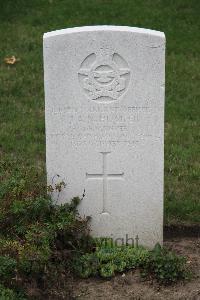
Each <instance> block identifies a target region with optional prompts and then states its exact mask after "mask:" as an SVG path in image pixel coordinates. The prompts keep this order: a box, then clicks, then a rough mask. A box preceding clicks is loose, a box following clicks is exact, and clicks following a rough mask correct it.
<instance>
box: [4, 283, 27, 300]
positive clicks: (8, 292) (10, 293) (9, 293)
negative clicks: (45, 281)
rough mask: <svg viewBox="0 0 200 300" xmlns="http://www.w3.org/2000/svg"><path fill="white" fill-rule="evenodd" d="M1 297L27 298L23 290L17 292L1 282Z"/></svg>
mask: <svg viewBox="0 0 200 300" xmlns="http://www.w3.org/2000/svg"><path fill="white" fill-rule="evenodd" d="M0 299H1V300H27V298H26V297H25V296H24V294H23V293H22V292H15V291H13V290H12V289H9V288H6V287H5V286H3V285H2V284H0Z"/></svg>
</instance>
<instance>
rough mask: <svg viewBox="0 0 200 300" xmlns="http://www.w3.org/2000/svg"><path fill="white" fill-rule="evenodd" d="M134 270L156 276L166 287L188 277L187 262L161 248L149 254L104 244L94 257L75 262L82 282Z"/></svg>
mask: <svg viewBox="0 0 200 300" xmlns="http://www.w3.org/2000/svg"><path fill="white" fill-rule="evenodd" d="M135 268H139V269H140V270H141V275H142V276H143V277H147V276H153V277H154V278H156V279H157V280H158V281H159V282H161V283H164V284H169V283H172V282H176V281H178V280H180V279H186V278H188V275H189V273H188V270H187V268H186V259H185V258H184V257H182V256H178V255H176V254H175V253H173V252H171V251H169V250H167V249H165V248H162V247H161V246H160V245H159V244H157V245H156V246H155V248H154V249H153V250H152V251H150V250H147V249H145V248H143V247H141V246H138V247H133V246H129V245H126V246H117V245H112V246H110V245H109V244H107V245H105V243H104V242H103V243H102V246H99V245H98V247H96V249H95V252H94V253H87V254H85V255H82V256H81V257H79V258H76V259H75V262H74V270H75V272H76V273H77V274H78V275H79V276H81V277H83V278H87V277H89V276H91V275H96V274H98V275H99V276H101V277H104V278H108V277H112V276H114V275H115V274H116V273H117V272H124V271H126V270H129V269H135Z"/></svg>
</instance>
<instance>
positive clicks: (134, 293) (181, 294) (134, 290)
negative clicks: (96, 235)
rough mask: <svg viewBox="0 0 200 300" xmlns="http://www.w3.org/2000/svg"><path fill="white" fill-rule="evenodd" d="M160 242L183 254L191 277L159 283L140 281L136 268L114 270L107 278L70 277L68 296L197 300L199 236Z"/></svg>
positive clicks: (199, 298)
mask: <svg viewBox="0 0 200 300" xmlns="http://www.w3.org/2000/svg"><path fill="white" fill-rule="evenodd" d="M164 245H165V246H166V247H167V248H169V249H172V250H175V251H176V253H179V254H180V255H184V256H186V257H187V263H188V265H189V267H190V269H191V270H192V272H193V277H192V279H190V280H189V281H185V282H179V283H176V284H174V285H171V286H162V285H159V284H158V283H157V282H156V281H152V280H151V281H142V279H141V277H140V274H139V271H129V272H126V273H124V274H118V275H117V276H116V277H114V278H112V279H111V280H103V279H99V278H89V279H73V280H72V283H71V288H72V293H71V296H70V298H69V299H77V300H78V299H80V300H95V299H107V300H119V299H120V300H121V299H129V300H142V299H148V300H151V299H152V300H162V299H167V300H172V299H176V300H180V299H181V300H184V299H185V300H189V299H190V300H200V239H198V238H194V237H193V238H192V237H190V238H173V239H170V240H166V241H165V242H164ZM54 299H55V298H54ZM63 299H66V298H63Z"/></svg>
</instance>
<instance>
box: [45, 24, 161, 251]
mask: <svg viewBox="0 0 200 300" xmlns="http://www.w3.org/2000/svg"><path fill="white" fill-rule="evenodd" d="M164 68H165V37H164V34H163V33H162V32H158V31H153V30H147V29H140V28H132V27H124V26H123V27H122V26H91V27H80V28H69V29H64V30H58V31H54V32H49V33H45V34H44V78H45V102H46V109H45V114H46V163H47V176H48V183H49V184H51V183H52V181H53V180H54V178H55V175H56V174H59V175H60V178H61V179H63V180H64V181H65V182H66V183H67V187H66V188H65V189H64V190H63V191H62V193H61V195H60V198H59V201H60V203H62V202H65V201H69V200H70V199H71V198H72V197H74V196H77V195H79V196H81V195H82V193H83V191H84V189H85V197H84V199H83V200H82V202H81V204H80V206H79V212H80V214H81V215H83V216H91V217H92V219H91V230H92V231H91V233H92V235H93V236H97V237H100V236H101V237H105V236H106V237H112V238H113V239H114V240H115V241H116V239H119V240H118V241H120V239H124V242H126V240H127V239H129V241H128V242H129V243H132V240H131V239H134V240H135V238H136V237H137V236H138V238H139V242H138V243H139V244H142V245H145V246H149V247H152V246H153V245H154V244H155V243H157V242H160V243H162V230H163V226H162V225H163V165H164V155H163V154H164V151H163V150H164V149H163V148H164V84H165V83H164V82H165V75H164Z"/></svg>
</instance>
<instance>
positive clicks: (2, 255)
mask: <svg viewBox="0 0 200 300" xmlns="http://www.w3.org/2000/svg"><path fill="white" fill-rule="evenodd" d="M12 167H13V168H10V165H8V164H7V163H5V162H4V163H1V164H0V281H1V282H2V283H3V285H4V286H5V289H4V290H3V292H2V293H8V294H9V293H10V294H12V292H11V291H12V290H13V293H14V294H15V290H17V289H18V288H24V290H26V284H27V283H29V285H31V284H30V283H31V282H32V281H33V282H34V285H37V282H38V284H39V285H40V287H41V286H42V285H43V284H44V285H45V287H47V285H48V282H49V283H51V282H52V281H53V280H54V277H55V273H57V278H59V274H62V276H63V274H68V273H69V272H70V265H71V260H72V257H73V256H74V255H81V253H83V252H85V251H86V249H87V251H89V245H90V243H89V242H88V243H86V242H85V241H87V240H88V241H90V237H89V230H88V225H87V223H88V219H87V218H85V219H83V218H81V217H80V216H79V214H78V212H77V206H78V204H79V202H80V199H79V198H78V197H74V198H73V199H72V200H71V202H69V203H65V204H62V205H58V204H57V203H56V202H53V200H52V199H51V197H50V195H49V196H48V195H47V191H46V188H45V184H44V183H43V181H40V176H39V174H37V173H34V171H33V170H32V169H28V168H19V167H17V168H14V166H12ZM64 186H65V184H64V183H63V182H62V181H61V182H59V183H56V184H54V185H52V186H49V187H48V192H49V193H51V192H56V193H58V194H59V193H60V192H61V190H62V188H63V187H64ZM44 281H45V282H44ZM7 289H8V290H7ZM2 297H4V296H2ZM10 297H11V296H10ZM4 298H5V297H4ZM4 298H2V299H4ZM0 299H1V297H0ZM5 299H6V298H5ZM8 299H9V298H8ZM16 299H17V298H16Z"/></svg>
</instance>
